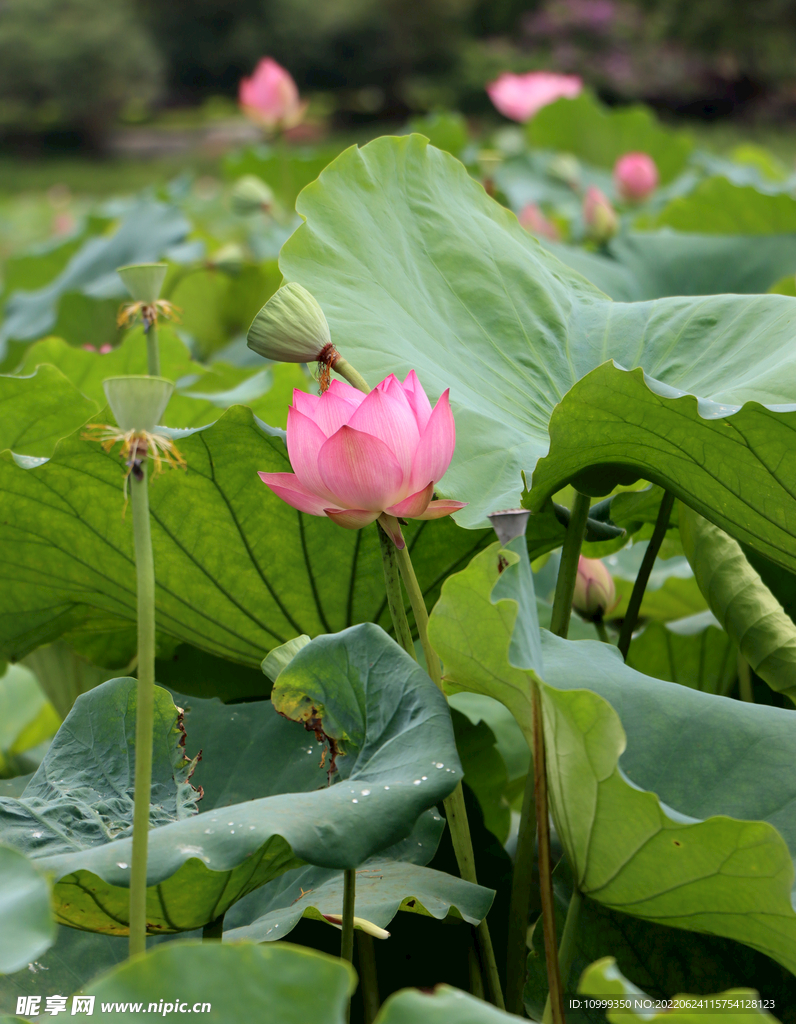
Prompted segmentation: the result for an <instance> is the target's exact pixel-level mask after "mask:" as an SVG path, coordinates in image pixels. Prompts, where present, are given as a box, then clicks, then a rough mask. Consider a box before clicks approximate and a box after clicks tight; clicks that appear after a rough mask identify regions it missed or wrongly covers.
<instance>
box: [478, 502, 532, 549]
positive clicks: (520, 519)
mask: <svg viewBox="0 0 796 1024" xmlns="http://www.w3.org/2000/svg"><path fill="white" fill-rule="evenodd" d="M530 514H531V513H530V512H529V511H528V509H527V508H506V509H502V510H501V511H500V512H490V513H489V515H488V516H487V519H488V520H489V521H490V523H491V524H492V529H493V530H494V531H495V533H496V534H497V538H498V540H499V541H500V543H501V544H502V545H503V547H505V546H506V545H507V544H510V543H511V541H513V540H514V539H515V537H522V535H523V534H524V533H525V530H526V528H527V526H528V516H530Z"/></svg>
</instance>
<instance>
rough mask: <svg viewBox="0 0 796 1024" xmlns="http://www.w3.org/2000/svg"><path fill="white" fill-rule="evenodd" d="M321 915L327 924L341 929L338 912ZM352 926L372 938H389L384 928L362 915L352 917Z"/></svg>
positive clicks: (341, 920) (341, 924)
mask: <svg viewBox="0 0 796 1024" xmlns="http://www.w3.org/2000/svg"><path fill="white" fill-rule="evenodd" d="M321 917H323V919H324V920H325V921H328V922H329V924H333V925H334V926H335V928H340V929H342V927H343V919H342V917H341V916H340V914H321ZM354 927H355V928H359V930H360V931H361V932H366V933H367V934H368V935H372V936H373V938H374V939H389V937H390V933H389V932H388V931H385V929H384V928H379V926H378V925H377V924H374V923H373V922H372V921H368V920H366V919H365V918H364V917H355V918H354Z"/></svg>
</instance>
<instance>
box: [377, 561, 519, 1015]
mask: <svg viewBox="0 0 796 1024" xmlns="http://www.w3.org/2000/svg"><path fill="white" fill-rule="evenodd" d="M397 555H398V565H399V567H400V570H401V576H402V577H403V581H404V587H405V588H406V593H407V594H408V596H409V603H410V605H411V606H412V612H413V613H414V616H415V625H416V626H417V631H418V634H419V636H420V643H421V646H422V648H423V654H424V655H425V658H426V671H427V672H428V674H429V675H430V676H431V678H432V679H433V680H434V682H435V683H436V684H437V686H438V687H439V688H440V690H442V670H441V667H440V661H439V657H438V655H437V652H436V651H435V650H434V648H433V647H432V646H431V641H430V640H429V637H428V611H427V610H426V603H425V601H424V600H423V592H422V591H421V589H420V584H419V583H418V582H417V576H416V575H415V570H414V566H413V565H412V559H411V557H410V555H409V548H408V547H406V546H404V547H402V548H399V549H397ZM443 692H444V691H443ZM443 806H444V808H445V815H446V817H447V819H448V827H449V828H450V833H451V841H452V843H453V851H454V853H455V854H456V862H457V864H458V865H459V874H460V875H461V876H462V878H463V879H464V880H465V881H467V882H472V883H473V884H477V881H478V880H477V877H476V872H475V854H474V853H473V841H472V837H471V836H470V825H469V823H468V821H467V809H466V807H465V804H464V792H463V790H462V786H461V783H459V785H458V786H457V787H456V789H455V790H454V791H453V793H451V795H450V796H448V797H446V798H445V801H444V803H443ZM477 933H478V942H479V946H480V949H481V963H482V966H483V968H484V971H485V973H486V981H487V989H488V991H489V993H490V997H491V999H492V1001H493V1002H494V1004H495V1006H498V1007H500V1009H503V1008H504V1002H503V991H502V989H501V986H500V975H499V973H498V969H497V961H496V960H495V950H494V947H493V946H492V936H491V935H490V934H489V925H488V924H487V923H486V920H484V921H482V922H481V923H480V924H479V925H478V928H477Z"/></svg>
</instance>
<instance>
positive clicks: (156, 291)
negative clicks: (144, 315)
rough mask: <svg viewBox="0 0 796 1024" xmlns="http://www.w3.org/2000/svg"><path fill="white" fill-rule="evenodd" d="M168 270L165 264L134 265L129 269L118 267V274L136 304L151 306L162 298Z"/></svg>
mask: <svg viewBox="0 0 796 1024" xmlns="http://www.w3.org/2000/svg"><path fill="white" fill-rule="evenodd" d="M168 269H169V268H168V266H167V265H166V264H165V263H133V264H131V265H130V266H129V267H118V268H117V270H116V273H117V274H118V275H119V277H120V278H121V279H122V281H124V286H125V288H126V289H127V291H128V292H129V293H130V294H131V295H132V297H133V298H134V299H135V301H136V302H143V303H145V304H146V305H147V306H151V305H153V303H154V302H156V301H157V299H159V298H160V289H161V288H162V287H163V279H164V278H165V276H166V271H167V270H168Z"/></svg>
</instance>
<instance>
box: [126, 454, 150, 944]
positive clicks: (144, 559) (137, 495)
mask: <svg viewBox="0 0 796 1024" xmlns="http://www.w3.org/2000/svg"><path fill="white" fill-rule="evenodd" d="M141 471H142V474H143V475H142V477H141V479H140V480H138V479H136V478H135V477H132V479H131V481H130V484H131V486H130V490H131V500H132V505H133V538H134V541H135V568H136V577H137V593H138V690H137V702H136V719H135V791H134V795H133V852H132V866H131V869H130V946H129V949H130V956H135V955H136V954H138V953H143V952H144V951H145V950H146V879H147V845H148V841H149V806H150V799H151V797H150V790H151V786H152V722H153V709H154V697H155V563H154V559H153V556H152V535H151V532H150V524H149V495H148V492H147V466H146V463H143V464H142V466H141Z"/></svg>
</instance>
